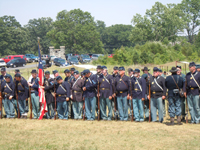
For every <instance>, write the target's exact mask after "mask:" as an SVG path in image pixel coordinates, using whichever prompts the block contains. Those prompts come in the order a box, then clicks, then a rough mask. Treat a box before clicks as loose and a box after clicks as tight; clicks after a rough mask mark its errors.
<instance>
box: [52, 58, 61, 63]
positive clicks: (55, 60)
mask: <svg viewBox="0 0 200 150" xmlns="http://www.w3.org/2000/svg"><path fill="white" fill-rule="evenodd" d="M59 59H61V58H55V59H54V60H53V63H54V64H55V63H56V62H58V60H59Z"/></svg>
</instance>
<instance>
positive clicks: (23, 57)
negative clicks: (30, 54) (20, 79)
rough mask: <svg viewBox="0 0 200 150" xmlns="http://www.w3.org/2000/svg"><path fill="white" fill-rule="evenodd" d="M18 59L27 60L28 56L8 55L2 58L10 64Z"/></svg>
mask: <svg viewBox="0 0 200 150" xmlns="http://www.w3.org/2000/svg"><path fill="white" fill-rule="evenodd" d="M16 58H22V59H25V60H26V56H25V55H8V56H6V57H4V58H2V59H3V60H4V61H5V63H8V62H9V61H11V60H12V59H16Z"/></svg>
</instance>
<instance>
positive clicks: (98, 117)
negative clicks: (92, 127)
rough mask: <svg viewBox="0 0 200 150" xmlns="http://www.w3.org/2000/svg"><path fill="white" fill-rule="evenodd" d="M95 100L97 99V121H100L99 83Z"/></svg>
mask: <svg viewBox="0 0 200 150" xmlns="http://www.w3.org/2000/svg"><path fill="white" fill-rule="evenodd" d="M97 92H98V93H97V94H98V95H97V98H98V121H99V120H100V101H99V81H98V86H97Z"/></svg>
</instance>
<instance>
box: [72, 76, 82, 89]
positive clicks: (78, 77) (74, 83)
mask: <svg viewBox="0 0 200 150" xmlns="http://www.w3.org/2000/svg"><path fill="white" fill-rule="evenodd" d="M80 78H81V76H80V77H78V79H77V80H76V81H75V82H74V84H73V85H72V87H74V85H75V84H76V82H77V81H78V80H79V79H80Z"/></svg>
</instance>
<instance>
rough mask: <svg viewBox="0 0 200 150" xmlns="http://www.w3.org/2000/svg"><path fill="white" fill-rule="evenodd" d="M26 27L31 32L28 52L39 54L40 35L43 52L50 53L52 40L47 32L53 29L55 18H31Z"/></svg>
mask: <svg viewBox="0 0 200 150" xmlns="http://www.w3.org/2000/svg"><path fill="white" fill-rule="evenodd" d="M25 28H26V30H27V31H28V32H29V33H28V34H29V38H28V39H29V42H28V52H29V53H34V54H37V51H38V39H37V37H40V48H41V50H42V52H43V53H45V54H48V49H49V46H50V42H51V40H50V38H49V37H47V32H49V31H50V30H51V29H53V20H52V19H51V18H49V17H47V18H43V17H42V18H39V19H31V20H29V22H28V24H27V25H25Z"/></svg>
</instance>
